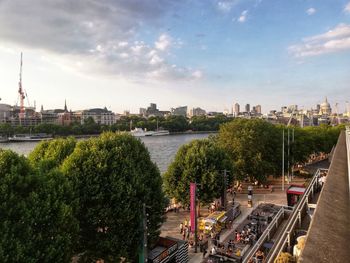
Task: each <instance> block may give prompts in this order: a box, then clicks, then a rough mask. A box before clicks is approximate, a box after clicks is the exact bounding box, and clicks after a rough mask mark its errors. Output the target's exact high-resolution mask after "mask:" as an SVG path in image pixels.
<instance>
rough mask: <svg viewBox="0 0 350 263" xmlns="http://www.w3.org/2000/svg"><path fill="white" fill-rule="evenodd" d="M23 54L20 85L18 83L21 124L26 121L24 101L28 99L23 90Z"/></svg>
mask: <svg viewBox="0 0 350 263" xmlns="http://www.w3.org/2000/svg"><path fill="white" fill-rule="evenodd" d="M22 58H23V55H22V52H21V65H20V69H19V83H18V96H19V100H20V111H19V121H20V122H21V121H22V120H23V119H24V115H25V111H24V99H25V98H26V96H25V94H24V90H23V88H22V64H23V62H22Z"/></svg>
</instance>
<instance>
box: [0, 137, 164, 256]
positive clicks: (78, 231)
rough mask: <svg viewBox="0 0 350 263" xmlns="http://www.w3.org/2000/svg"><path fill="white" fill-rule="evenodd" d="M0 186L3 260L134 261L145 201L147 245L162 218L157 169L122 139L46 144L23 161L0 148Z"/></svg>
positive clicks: (136, 143)
mask: <svg viewBox="0 0 350 263" xmlns="http://www.w3.org/2000/svg"><path fill="white" fill-rule="evenodd" d="M0 186H1V187H0V194H1V196H0V199H1V200H0V231H1V237H0V258H1V262H71V259H72V257H73V256H78V257H79V259H80V261H82V262H93V261H96V260H97V259H103V260H105V262H118V261H120V258H121V257H124V258H126V259H127V261H128V262H136V261H137V255H138V252H139V249H140V245H141V244H142V242H141V241H142V237H143V229H142V219H143V213H142V207H143V204H145V205H146V207H147V213H148V214H149V217H148V225H147V227H148V232H149V237H148V242H149V245H151V246H152V244H154V243H155V242H156V240H157V238H158V235H159V228H160V225H161V223H162V222H163V220H164V218H163V211H164V207H165V205H166V203H165V197H164V194H163V190H162V179H161V176H160V173H159V170H158V168H157V167H156V165H155V164H154V163H153V162H152V161H151V159H150V156H149V153H148V150H147V149H146V147H145V146H144V144H143V143H142V142H141V141H140V140H138V139H135V138H134V137H132V136H131V135H127V134H115V133H104V134H102V135H101V136H100V137H98V138H92V139H88V140H84V141H80V142H77V141H76V140H75V139H73V138H68V139H57V140H52V141H49V142H48V141H46V142H42V143H40V144H39V145H38V146H37V147H36V148H35V150H34V151H33V152H32V153H31V154H30V155H29V157H28V158H25V157H23V156H19V155H17V154H16V153H14V152H11V151H0Z"/></svg>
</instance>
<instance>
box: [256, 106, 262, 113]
mask: <svg viewBox="0 0 350 263" xmlns="http://www.w3.org/2000/svg"><path fill="white" fill-rule="evenodd" d="M255 110H256V113H257V114H261V105H256V106H255Z"/></svg>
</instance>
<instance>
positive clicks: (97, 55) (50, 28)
mask: <svg viewBox="0 0 350 263" xmlns="http://www.w3.org/2000/svg"><path fill="white" fill-rule="evenodd" d="M29 2H30V3H29ZM173 5H174V4H173V1H171V0H150V1H143V0H135V1H100V0H89V1H85V0H75V1H70V0H61V1H40V0H32V1H21V0H11V1H3V2H1V5H0V41H1V42H4V43H8V44H9V46H11V45H12V44H15V45H16V46H22V47H25V48H31V49H36V50H41V52H43V53H45V55H46V56H48V57H49V56H52V57H57V58H59V59H52V60H54V61H59V62H60V63H66V64H68V65H67V67H66V68H74V69H75V70H76V71H81V72H82V73H87V74H91V73H93V74H111V75H114V76H123V77H127V78H129V79H130V80H133V79H142V78H145V77H147V76H150V75H152V74H149V73H150V72H157V74H153V75H154V76H160V75H161V74H162V72H165V76H168V77H169V76H170V77H171V78H172V79H174V78H173V76H171V75H172V74H173V75H174V76H176V77H178V78H179V79H181V78H185V79H187V78H192V72H191V71H190V70H186V65H185V66H183V69H182V70H181V74H179V69H180V68H181V67H180V66H178V67H176V69H174V68H173V67H171V66H170V64H171V62H170V61H169V56H171V55H172V54H171V49H172V48H180V47H181V45H182V42H181V41H180V40H179V39H177V38H173V37H172V36H171V35H170V34H168V33H160V34H159V35H158V36H157V38H156V39H155V40H154V41H153V42H150V40H149V42H146V41H145V40H143V39H140V36H139V35H138V34H137V31H138V29H140V27H141V25H143V24H145V23H148V24H149V25H152V24H156V23H157V22H158V21H159V20H160V19H161V18H162V16H163V15H164V14H165V13H166V12H168V11H169V9H170V8H171V7H172V6H173ZM77 14H78V15H77ZM14 28H15V30H14ZM71 59H74V60H73V61H72V60H71ZM76 61H81V62H82V64H83V65H84V66H83V67H82V66H78V65H77V64H76V63H75V62H76ZM79 65H80V64H79ZM161 77H162V79H164V76H161Z"/></svg>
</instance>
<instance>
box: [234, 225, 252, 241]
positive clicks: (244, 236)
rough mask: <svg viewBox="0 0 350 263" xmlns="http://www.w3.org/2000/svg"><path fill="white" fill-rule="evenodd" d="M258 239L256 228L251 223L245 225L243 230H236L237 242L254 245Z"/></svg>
mask: <svg viewBox="0 0 350 263" xmlns="http://www.w3.org/2000/svg"><path fill="white" fill-rule="evenodd" d="M257 240H258V235H257V231H256V229H253V228H252V227H250V226H249V225H247V226H245V227H244V228H243V229H242V231H237V230H236V231H235V239H234V241H235V242H240V243H243V244H250V245H252V244H253V243H254V242H255V241H257Z"/></svg>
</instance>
